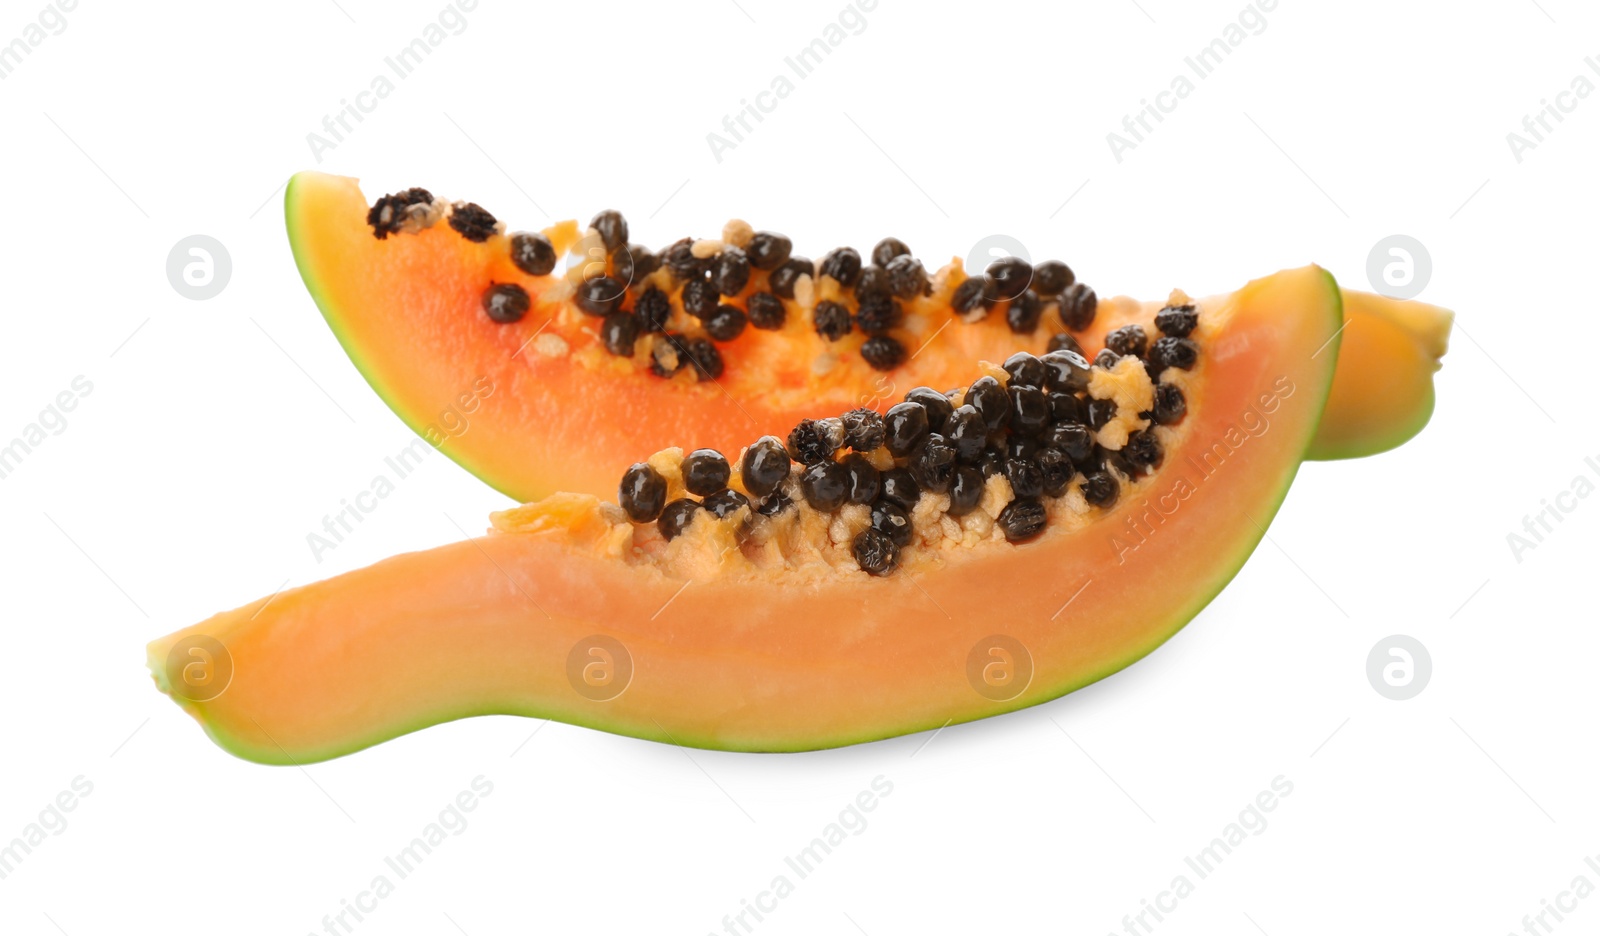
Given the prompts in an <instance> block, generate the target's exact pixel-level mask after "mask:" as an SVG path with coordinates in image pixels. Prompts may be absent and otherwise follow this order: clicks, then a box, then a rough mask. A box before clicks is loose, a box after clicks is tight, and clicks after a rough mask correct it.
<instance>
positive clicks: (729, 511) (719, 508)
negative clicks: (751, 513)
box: [700, 488, 750, 520]
mask: <svg viewBox="0 0 1600 936" xmlns="http://www.w3.org/2000/svg"><path fill="white" fill-rule="evenodd" d="M700 506H702V507H704V508H705V509H706V510H708V511H710V512H711V515H712V516H714V517H716V518H717V519H718V520H726V519H728V518H729V517H731V516H733V515H734V514H735V513H737V512H738V511H739V508H741V507H748V506H750V498H748V497H745V496H744V495H743V494H740V493H739V492H738V491H735V490H734V489H733V488H723V489H722V490H720V491H718V492H717V493H715V494H713V495H711V496H710V497H708V498H706V499H705V500H703V501H701V502H700Z"/></svg>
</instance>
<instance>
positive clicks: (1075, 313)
mask: <svg viewBox="0 0 1600 936" xmlns="http://www.w3.org/2000/svg"><path fill="white" fill-rule="evenodd" d="M1099 305H1100V300H1099V298H1098V297H1096V296H1095V294H1094V290H1092V289H1090V288H1089V287H1088V286H1085V285H1084V284H1082V283H1074V284H1072V285H1071V286H1068V287H1067V290H1066V292H1063V293H1062V294H1061V308H1060V312H1061V324H1063V325H1065V326H1066V327H1067V330H1068V331H1083V330H1084V329H1085V328H1088V327H1089V326H1090V325H1092V324H1094V313H1095V311H1096V309H1098V308H1099Z"/></svg>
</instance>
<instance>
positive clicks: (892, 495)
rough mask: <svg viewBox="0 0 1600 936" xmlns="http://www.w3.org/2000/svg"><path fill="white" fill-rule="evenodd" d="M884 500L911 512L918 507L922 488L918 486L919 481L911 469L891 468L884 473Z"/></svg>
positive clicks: (882, 494) (882, 495)
mask: <svg viewBox="0 0 1600 936" xmlns="http://www.w3.org/2000/svg"><path fill="white" fill-rule="evenodd" d="M882 484H883V491H882V493H881V495H880V496H881V497H882V498H883V500H885V501H888V502H889V503H891V504H895V505H896V506H898V507H900V508H902V509H904V510H911V509H912V508H914V507H916V506H917V498H919V497H921V496H922V488H921V487H919V486H918V485H917V479H916V478H913V477H912V476H911V471H910V469H907V468H890V469H889V470H888V471H885V472H884V473H883V478H882Z"/></svg>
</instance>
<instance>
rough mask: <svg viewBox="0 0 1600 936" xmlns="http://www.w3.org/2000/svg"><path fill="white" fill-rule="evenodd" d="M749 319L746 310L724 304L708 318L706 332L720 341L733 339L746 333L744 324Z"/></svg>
mask: <svg viewBox="0 0 1600 936" xmlns="http://www.w3.org/2000/svg"><path fill="white" fill-rule="evenodd" d="M747 321H748V319H746V318H745V316H744V310H743V309H741V308H739V307H738V306H731V305H727V304H723V305H720V306H718V307H717V311H716V312H715V313H714V314H713V315H712V316H711V317H710V318H708V319H706V334H708V335H710V336H711V337H712V338H715V339H716V340H718V341H732V340H733V339H735V338H737V337H739V336H740V335H742V334H744V326H745V324H746V322H747Z"/></svg>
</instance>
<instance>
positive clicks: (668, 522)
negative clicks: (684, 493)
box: [656, 497, 704, 543]
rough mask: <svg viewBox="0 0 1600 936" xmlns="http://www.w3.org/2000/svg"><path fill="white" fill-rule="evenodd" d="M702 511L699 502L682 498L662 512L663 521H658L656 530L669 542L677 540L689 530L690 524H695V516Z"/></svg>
mask: <svg viewBox="0 0 1600 936" xmlns="http://www.w3.org/2000/svg"><path fill="white" fill-rule="evenodd" d="M702 509H704V508H702V507H701V506H700V502H699V501H692V500H690V499H688V498H687V497H680V498H678V499H677V500H675V501H673V502H672V503H670V504H668V505H667V506H666V507H664V508H662V510H661V519H660V520H657V521H656V529H657V530H659V531H661V536H662V538H664V539H665V540H666V541H667V542H669V543H670V542H672V541H673V540H675V539H677V538H678V536H679V535H680V534H682V533H683V531H684V530H687V529H689V524H691V523H693V522H694V517H695V514H698V513H699V512H700V511H701V510H702Z"/></svg>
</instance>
